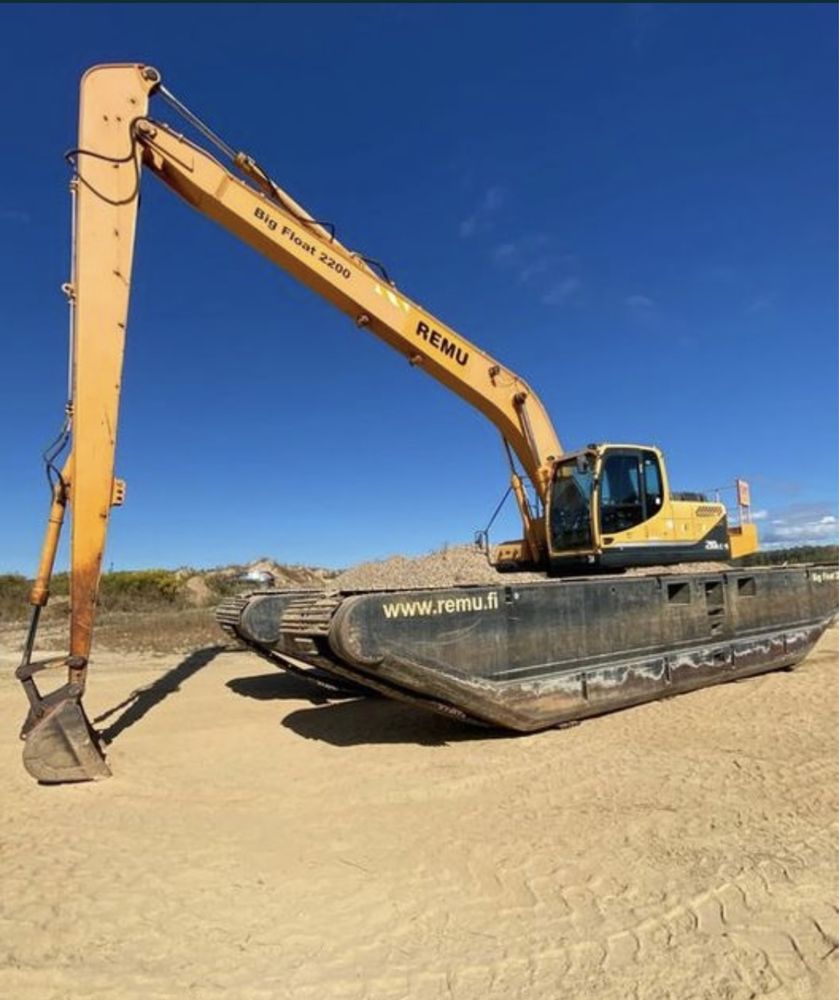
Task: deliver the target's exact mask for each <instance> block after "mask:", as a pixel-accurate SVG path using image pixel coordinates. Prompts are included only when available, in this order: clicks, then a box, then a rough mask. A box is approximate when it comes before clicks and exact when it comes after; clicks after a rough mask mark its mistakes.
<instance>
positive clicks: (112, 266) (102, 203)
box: [18, 64, 562, 781]
mask: <svg viewBox="0 0 839 1000" xmlns="http://www.w3.org/2000/svg"><path fill="white" fill-rule="evenodd" d="M155 92H158V93H160V94H161V95H162V96H164V97H165V98H166V99H167V100H168V101H169V103H170V104H173V105H174V106H175V107H176V108H177V109H178V110H179V111H181V112H182V113H184V114H185V115H186V117H187V119H188V120H189V121H191V122H192V124H194V125H197V126H198V127H199V128H200V130H201V131H203V132H204V134H205V136H207V137H209V138H210V140H211V141H213V142H214V144H215V145H217V146H218V147H219V148H221V150H222V152H223V153H224V154H225V155H226V156H227V157H228V158H229V159H230V160H231V163H230V165H229V166H225V165H223V164H222V163H221V162H219V161H218V160H217V159H215V158H214V157H213V156H212V155H210V154H209V153H208V152H206V151H205V150H204V149H202V148H201V147H200V146H198V145H196V144H195V143H193V142H191V141H190V140H188V139H186V138H185V137H184V136H183V135H180V134H178V132H176V131H175V130H174V129H172V128H171V127H170V126H168V125H166V124H164V123H162V122H158V121H155V120H152V119H150V118H149V117H148V106H149V98H150V97H151V96H152V95H153V94H154V93H155ZM73 156H74V158H75V163H76V177H75V178H74V181H73V183H72V185H71V190H72V193H73V200H74V225H73V253H72V275H71V280H70V282H69V284H68V285H67V286H66V291H67V294H68V297H69V300H70V306H71V312H72V320H71V329H72V348H71V359H72V361H71V364H72V395H71V400H70V402H69V403H68V414H69V421H70V429H71V435H72V448H71V453H70V458H69V461H68V463H67V465H66V467H65V469H64V470H63V472H62V473H61V475H60V477H59V479H58V484H57V486H56V489H55V492H54V496H53V504H52V507H51V512H50V519H49V524H48V529H47V534H46V538H45V543H44V549H43V553H42V558H41V564H40V567H39V573H38V577H37V579H36V581H35V585H34V587H33V590H32V594H31V597H30V603H31V605H32V609H33V610H32V617H31V621H30V630H29V635H28V638H27V642H26V646H25V651H24V657H23V662H22V664H21V666H20V668H19V669H18V677H19V678H20V680H21V681H22V682H23V684H24V687H25V689H26V692H27V695H28V697H29V701H30V713H29V717H28V719H27V721H26V723H25V725H24V730H23V734H22V735H23V736H24V737H25V738H26V740H27V742H26V747H25V750H24V763H25V764H26V766H27V768H28V769H29V770H30V772H31V773H32V774H33V775H34V776H35V777H36V778H38V779H39V780H41V781H66V780H84V779H87V778H91V777H101V776H106V775H107V774H108V773H109V771H108V769H107V765H105V763H104V760H103V758H102V756H101V753H100V752H99V749H98V744H97V741H96V737H95V734H94V733H93V731H92V729H91V727H90V725H89V723H88V721H87V719H86V717H85V715H84V712H83V710H82V708H81V696H82V694H83V692H84V686H85V680H86V674H87V664H88V659H89V656H90V648H91V642H92V634H93V622H94V616H95V608H96V595H97V590H98V586H99V577H100V573H101V564H102V556H103V552H104V546H105V539H106V535H107V528H108V520H109V516H110V509H111V507H112V506H114V505H117V504H118V503H121V501H122V495H123V484H121V483H120V482H119V481H118V480H116V479H115V478H114V456H115V447H116V432H117V424H118V415H119V398H120V383H121V378H122V362H123V352H124V344H125V330H126V324H127V316H128V304H129V293H130V286H131V274H132V259H133V251H134V237H135V230H136V221H137V209H138V203H139V188H140V176H141V172H142V171H143V170H147V171H148V172H150V173H153V174H154V175H155V176H157V177H158V178H159V179H160V180H162V181H163V182H164V183H165V184H166V185H167V186H168V187H170V188H171V189H172V190H173V191H175V192H176V193H177V194H179V195H180V196H181V197H182V198H184V199H185V200H186V201H187V202H189V204H191V205H192V206H193V207H194V208H196V209H197V210H198V211H200V212H201V213H202V214H204V215H207V216H209V217H210V218H212V219H214V220H215V221H216V222H218V223H219V224H220V225H222V226H224V227H225V228H226V229H228V230H229V231H230V232H232V233H233V234H234V235H235V236H238V237H239V238H240V239H241V240H243V241H244V242H245V243H247V244H249V245H250V246H252V247H253V248H254V249H256V250H258V251H259V252H260V253H262V254H263V255H264V256H266V257H268V258H269V259H270V260H272V261H273V262H274V263H276V264H277V265H278V266H280V267H282V268H283V269H284V270H286V271H288V272H289V273H290V274H292V275H294V276H295V277H296V278H298V279H299V280H300V281H302V282H303V283H304V284H306V285H308V286H309V287H310V288H311V289H312V290H313V291H315V292H316V293H318V294H319V295H321V296H322V297H323V298H325V299H327V300H329V301H330V302H331V303H333V305H335V306H337V308H339V309H340V310H341V311H342V312H344V313H346V314H347V315H348V316H349V317H350V318H351V319H352V320H353V321H354V322H355V324H356V325H357V326H358V327H360V328H363V329H365V330H367V331H369V332H370V333H373V334H374V335H376V336H377V337H379V338H380V339H381V340H383V341H384V342H385V343H387V344H389V345H390V346H391V347H393V348H394V349H395V350H397V351H398V352H399V353H400V354H402V355H403V356H404V357H406V358H407V359H408V360H409V362H410V363H411V364H412V365H414V366H416V367H418V368H422V369H423V370H425V371H426V372H427V373H428V374H429V375H431V376H432V377H433V378H435V379H437V381H439V382H441V383H442V384H443V385H445V386H446V387H447V388H449V389H450V390H451V391H453V392H455V393H457V395H459V396H460V397H461V398H463V399H464V400H466V401H467V402H468V403H470V404H471V405H472V406H474V407H475V408H476V409H478V410H479V411H480V412H481V413H482V414H484V416H486V417H487V418H488V419H489V420H490V421H491V422H492V423H493V424H494V425H495V426H496V427H497V428H498V429H499V431H500V433H501V435H502V437H503V439H504V441H505V442H506V444H507V446H508V448H509V449H511V450H512V452H513V453H514V454H515V455H516V456H517V458H518V459H519V462H520V463H521V466H522V467H523V469H524V471H525V473H526V474H527V476H528V478H529V479H530V481H531V483H532V485H533V488H534V490H535V492H536V495H537V496H538V497H539V499H540V501H542V502H544V500H545V498H546V495H547V492H548V489H549V482H550V475H551V469H552V466H553V463H554V461H555V460H556V459H557V458H558V457H559V456H560V455H561V454H562V448H561V445H560V442H559V440H558V438H557V436H556V433H555V431H554V429H553V427H552V425H551V422H550V419H549V418H548V415H547V413H546V411H545V409H544V407H543V406H542V404H541V402H540V401H539V399H538V397H537V396H536V395H535V394H534V393H533V391H532V390H531V389H530V387H529V386H528V385H527V384H526V383H525V382H523V381H522V380H521V379H520V378H519V377H518V376H517V375H516V374H514V373H513V372H511V371H509V370H508V369H506V368H505V367H504V366H503V365H501V364H500V363H499V362H497V361H496V360H495V359H493V358H491V357H490V356H489V355H487V354H486V353H485V352H483V351H481V350H480V349H479V348H477V347H476V346H475V345H474V344H472V343H470V342H469V341H468V340H466V339H465V338H464V337H462V336H461V335H460V334H458V333H456V332H455V331H453V330H452V329H450V328H449V327H448V326H446V325H445V324H444V323H442V322H441V321H440V320H439V319H437V318H436V317H434V316H433V315H432V314H431V313H429V312H428V311H426V310H425V309H423V308H422V307H421V306H419V305H417V304H416V303H415V302H413V301H412V300H411V299H409V298H408V297H407V296H405V295H404V294H402V292H401V291H399V290H397V289H396V288H395V286H394V285H393V283H392V282H390V281H389V280H388V279H387V277H386V276H385V275H384V274H383V273H378V271H377V270H376V268H375V266H374V265H373V264H372V263H371V262H368V261H367V260H366V259H365V258H364V257H363V256H362V255H361V254H358V253H355V252H352V251H350V250H348V249H347V248H346V247H345V246H343V245H342V244H341V243H340V242H338V240H336V239H335V237H334V235H333V234H332V233H330V232H329V231H328V229H327V228H326V227H325V226H324V225H322V224H320V223H318V222H317V221H316V220H315V219H313V218H312V217H311V216H310V215H308V213H306V212H305V210H303V209H302V208H301V207H300V206H299V205H298V204H297V203H296V202H295V201H294V199H292V198H291V197H290V196H289V195H288V194H287V193H286V192H284V191H282V189H280V188H279V187H278V185H276V184H275V183H274V182H273V181H272V180H271V179H270V177H269V176H268V175H267V173H265V171H264V170H262V168H261V167H259V165H258V164H257V163H256V161H254V160H253V158H251V157H250V156H247V155H246V154H244V153H235V152H234V151H233V150H232V149H231V148H230V147H229V146H226V144H224V143H223V142H221V141H220V140H219V139H218V137H217V136H215V135H214V133H212V132H210V131H209V129H207V128H206V126H204V125H203V123H201V122H200V121H199V120H198V119H196V118H195V117H194V116H193V115H192V114H191V113H190V112H189V111H188V110H187V109H185V108H184V107H183V105H181V104H180V103H179V102H178V101H177V100H176V99H175V98H174V97H173V96H172V95H171V94H169V92H168V91H166V89H165V88H164V87H163V85H162V83H161V80H160V75H159V73H158V72H157V71H156V70H155V69H153V68H152V67H149V66H144V65H140V64H122V65H107V66H98V67H94V68H93V69H91V70H89V71H88V72H87V73H86V74H85V76H84V78H83V80H82V84H81V95H80V117H79V142H78V148H77V149H75V150H74V151H73ZM232 168H233V169H236V170H238V171H239V172H240V173H241V174H243V175H244V176H243V177H238V176H236V175H234V173H233V172H232ZM513 489H514V492H515V495H516V498H517V500H518V503H519V508H520V512H521V515H522V521H523V526H524V543H523V545H522V551H523V552H524V553H525V554H526V556H527V557H528V558H529V559H530V560H531V561H532V562H534V563H535V562H539V561H540V560H541V559H542V558H543V557H544V550H545V544H546V541H545V526H544V518H543V517H542V516H539V515H538V514H534V513H533V512H532V511H531V508H530V506H529V504H528V500H527V495H526V492H525V489H524V486H523V484H522V481H521V479H520V477H519V476H518V475H517V473H516V472H515V471H513ZM68 503H69V506H70V508H71V511H72V537H71V552H70V564H71V577H70V579H71V582H70V601H71V625H70V654H69V656H68V657H67V659H66V660H63V661H59V663H58V665H61V666H65V667H66V668H67V670H68V681H67V684H66V685H65V686H64V687H62V688H59V689H58V690H57V691H54V692H52V693H51V694H49V695H46V696H44V695H42V694H41V693H40V691H39V690H38V687H37V685H36V682H35V675H36V674H37V673H38V672H39V671H40V670H42V669H44V668H45V667H48V666H55V665H56V663H55V662H54V661H45V662H42V663H33V662H32V660H31V654H32V650H33V647H34V639H35V632H36V629H37V622H38V615H39V612H40V609H41V608H42V607H43V605H44V604H46V601H47V598H48V594H49V578H50V575H51V572H52V565H53V561H54V558H55V551H56V547H57V544H58V537H59V533H60V528H61V523H62V520H63V515H64V511H65V509H66V507H67V505H68Z"/></svg>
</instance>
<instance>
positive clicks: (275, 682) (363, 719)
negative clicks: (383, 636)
mask: <svg viewBox="0 0 839 1000" xmlns="http://www.w3.org/2000/svg"><path fill="white" fill-rule="evenodd" d="M227 686H228V687H229V688H230V690H231V691H234V692H235V693H236V694H239V695H242V696H243V697H246V698H257V699H259V700H260V701H270V700H274V699H276V700H278V701H284V700H294V701H299V700H300V699H301V698H305V699H307V700H308V701H310V702H312V704H313V705H314V706H317V707H314V708H302V709H297V710H296V711H293V712H291V713H290V714H289V715H287V716H286V717H285V718H284V719H283V720H282V724H283V726H285V728H286V729H290V730H292V732H295V733H297V734H298V736H303V737H305V738H306V739H308V740H322V741H323V742H325V743H330V744H331V745H332V746H336V747H348V746H360V745H369V744H386V743H391V744H394V743H412V744H415V745H420V746H435V747H438V746H445V745H446V744H447V743H455V742H458V741H461V740H489V739H498V738H500V737H504V736H507V737H509V736H510V735H511V734H510V733H507V732H503V731H501V730H498V729H490V728H488V727H484V726H480V725H477V724H475V725H472V724H470V723H467V722H461V721H459V720H458V719H449V718H446V717H445V716H442V715H437V714H436V713H434V712H431V711H424V710H423V709H421V708H415V707H414V706H413V705H404V704H401V703H400V702H398V701H391V700H390V699H388V698H383V697H379V696H377V695H374V694H373V693H372V692H371V696H369V697H367V696H364V697H359V696H358V695H357V694H355V693H349V692H346V693H345V692H335V693H332V692H329V691H325V690H323V689H322V688H318V687H316V686H315V685H313V684H310V683H309V682H308V681H307V680H306V679H305V678H303V677H299V676H296V675H294V674H288V673H283V672H278V673H277V674H260V675H258V676H256V677H239V678H236V679H234V680H231V681H228V682H227Z"/></svg>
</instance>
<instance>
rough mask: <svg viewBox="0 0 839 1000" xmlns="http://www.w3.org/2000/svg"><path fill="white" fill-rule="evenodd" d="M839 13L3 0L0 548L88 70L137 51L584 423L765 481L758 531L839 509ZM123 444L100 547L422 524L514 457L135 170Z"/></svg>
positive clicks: (786, 533) (35, 447) (421, 537)
mask: <svg viewBox="0 0 839 1000" xmlns="http://www.w3.org/2000/svg"><path fill="white" fill-rule="evenodd" d="M36 39H37V44H36V42H35V40H36ZM836 41H837V10H836V8H835V7H832V6H827V5H825V6H806V5H767V6H759V5H744V6H735V5H709V6H663V5H638V6H614V7H612V6H606V5H593V6H590V7H585V6H549V5H545V6H527V5H515V6H512V5H509V6H503V5H491V6H477V5H475V6H455V7H445V6H442V5H440V6H433V5H431V6H422V5H409V6H404V7H400V6H375V5H374V6H363V5H362V6H352V5H336V6H249V5H244V4H239V5H235V6H226V5H209V6H208V5H201V6H199V5H195V6H184V7H179V6H175V5H160V6H148V7H146V6H143V5H126V6H119V7H117V6H113V7H108V6H105V5H98V4H97V5H91V6H73V5H67V6H63V5H60V6H55V7H47V6H34V7H25V6H18V7H14V6H3V7H0V54H2V60H3V66H4V70H5V78H6V81H7V85H6V99H5V102H4V103H5V107H4V126H5V127H4V137H5V138H4V149H5V155H4V156H3V157H2V159H0V245H1V246H2V254H3V262H4V263H3V267H2V269H0V330H2V350H3V355H2V356H3V369H4V371H5V373H6V378H5V379H4V380H3V392H2V395H0V408H2V420H1V421H0V441H2V459H3V470H4V476H5V482H4V489H3V490H2V492H0V571H23V572H32V571H33V570H34V566H35V563H36V561H37V552H38V548H39V545H40V538H41V531H42V525H43V521H44V517H45V513H46V505H47V501H48V496H47V493H46V488H45V481H44V477H43V474H42V470H41V465H40V457H39V456H40V452H41V450H42V448H43V446H44V445H45V444H46V443H47V442H48V441H49V440H50V438H51V436H52V435H53V432H54V430H55V428H56V427H57V426H58V424H59V422H60V419H61V414H62V407H63V402H64V394H65V380H66V375H65V365H66V329H67V316H66V306H65V302H64V299H63V296H62V295H61V293H60V291H59V288H60V285H61V283H62V282H63V281H66V280H67V277H68V248H69V243H68V196H67V182H68V180H69V175H68V170H67V167H66V165H65V164H64V162H63V160H62V153H63V151H64V150H65V149H67V148H68V147H70V146H72V145H73V144H74V131H75V123H76V115H77V104H76V101H77V98H76V94H77V86H78V78H79V77H80V75H81V73H82V71H83V70H84V69H85V68H86V67H87V66H88V65H91V64H94V63H98V62H111V61H130V60H137V61H141V62H148V63H151V64H153V65H155V66H157V67H158V68H159V69H160V70H161V72H162V74H163V78H164V82H165V83H166V84H167V86H168V87H169V88H170V89H171V90H172V91H173V92H174V93H176V94H177V95H178V96H179V97H181V98H182V99H183V100H184V101H185V102H186V103H187V104H189V105H190V106H191V107H192V108H193V109H194V110H196V111H197V112H198V113H199V114H200V115H202V116H203V117H204V118H205V119H206V120H208V121H209V122H210V123H211V124H212V125H213V127H214V128H215V129H216V130H217V131H218V132H219V133H220V134H222V135H223V136H224V137H225V138H226V139H228V141H229V142H230V143H231V145H233V146H236V147H237V148H244V149H246V150H247V151H248V152H251V153H253V154H254V155H255V156H256V157H257V159H259V160H260V162H263V163H265V164H266V165H267V166H268V167H269V168H270V170H271V172H272V173H273V175H274V176H275V178H276V179H277V180H278V181H279V183H280V184H282V185H283V186H285V187H286V188H287V189H288V190H289V191H291V193H292V194H294V195H295V196H296V197H297V198H298V199H299V200H300V201H301V202H302V203H303V204H304V205H306V207H307V208H308V209H309V210H310V211H311V212H312V213H313V214H315V215H316V216H317V217H318V218H325V219H328V220H330V221H333V222H335V223H336V224H337V226H338V233H339V236H340V237H341V238H342V239H343V240H344V241H345V242H347V243H349V244H350V245H351V246H353V247H355V248H359V249H362V250H364V251H365V252H366V253H367V254H368V255H370V256H372V257H375V258H377V259H380V260H383V261H385V262H386V263H387V265H388V268H389V270H390V272H391V274H392V275H393V276H394V277H395V278H396V281H397V284H398V285H399V286H400V287H401V288H402V289H403V290H404V291H405V292H406V294H408V295H410V296H411V297H412V298H414V299H417V300H418V301H420V302H421V303H423V305H425V306H426V307H427V308H429V309H430V310H431V311H432V312H434V313H435V314H436V315H437V316H439V317H440V318H441V319H443V320H444V321H445V322H447V323H448V324H449V325H451V326H453V327H454V328H455V329H457V330H459V331H460V332H461V333H462V334H463V335H465V336H466V337H468V338H469V339H471V340H473V341H475V342H476V343H478V344H479V345H480V346H481V347H483V348H484V349H485V350H487V351H489V352H490V353H492V354H494V355H495V356H496V357H498V358H499V359H500V360H502V361H503V362H504V363H505V364H507V365H508V366H510V367H511V368H513V369H514V370H516V371H517V372H519V373H520V374H521V375H522V376H523V377H525V378H526V379H527V380H528V381H529V382H530V383H531V385H533V387H534V388H535V389H536V390H537V391H538V392H539V394H540V396H541V397H542V399H543V400H544V402H545V404H546V406H547V407H548V409H549V411H550V412H551V414H552V416H553V418H554V421H555V424H556V427H557V430H558V432H559V435H560V437H561V439H562V441H563V443H564V444H565V446H566V447H567V448H569V449H573V448H576V447H579V446H581V445H584V444H585V443H587V442H589V441H597V440H624V441H626V440H629V441H642V442H644V441H649V442H652V443H655V444H658V445H659V446H660V447H662V448H663V449H664V450H665V452H666V455H667V459H668V467H669V471H670V477H671V482H672V484H673V485H674V487H675V488H681V489H708V488H712V487H716V486H720V485H725V484H728V483H730V482H732V481H733V480H734V478H735V476H737V475H742V476H744V477H746V478H747V479H749V480H750V482H751V484H752V495H753V501H754V505H755V509H756V511H757V512H758V514H759V515H760V524H761V531H762V534H763V536H764V539H765V540H766V541H768V542H769V543H773V542H774V543H781V542H787V543H800V542H805V541H822V542H831V541H834V542H835V541H837V540H838V536H839V520H837V517H839V509H838V507H839V500H838V498H837V493H839V488H838V487H837V478H838V477H839V470H838V469H837V454H839V448H838V447H837V443H838V442H837V380H838V376H837V370H838V368H839V363H838V362H837V354H838V353H839V352H838V351H837V281H836V276H837V264H838V263H839V262H838V261H837V232H836V226H837V180H836V178H837V106H836V102H837V98H836V93H837V57H836ZM152 114H153V115H157V116H158V117H160V118H167V117H169V109H168V107H167V106H166V105H162V104H160V103H159V102H158V103H157V104H153V108H152ZM117 465H118V469H117V471H118V474H119V475H121V476H122V477H124V478H125V479H127V481H128V499H127V502H126V505H125V506H124V507H123V508H122V509H120V510H117V511H115V513H114V517H113V519H112V522H111V532H110V538H109V544H108V551H107V555H106V564H107V565H112V566H113V567H114V568H129V567H135V566H152V565H164V566H177V565H184V564H188V565H195V566H211V565H216V564H221V563H226V562H229V561H244V560H247V559H251V558H255V557H257V556H260V555H263V554H265V555H270V556H272V557H274V558H277V559H279V560H282V561H288V562H305V563H317V564H323V565H345V564H348V563H350V562H353V561H356V560H359V559H365V558H373V557H379V556H384V555H388V554H390V553H393V552H405V553H417V552H423V551H427V550H428V549H430V548H433V547H436V546H438V545H440V544H443V543H456V542H459V541H465V540H469V539H471V536H472V532H473V529H475V528H477V527H482V526H483V525H484V524H485V523H486V521H487V519H488V517H489V515H490V513H491V512H492V510H493V508H494V506H495V504H496V502H497V500H498V499H499V498H500V496H501V494H502V493H503V491H504V489H505V488H506V470H505V465H504V461H503V456H502V452H501V449H500V445H499V441H498V436H497V433H496V432H495V430H494V429H493V428H492V427H491V426H490V425H489V424H487V423H486V421H485V420H484V419H483V418H482V417H480V416H479V415H478V414H476V413H474V412H472V411H471V410H470V409H469V408H468V407H467V406H466V405H465V404H464V403H462V402H461V401H460V400H458V399H457V398H455V397H454V396H452V395H450V394H449V393H447V392H446V391H445V390H444V389H442V388H441V387H440V386H438V385H436V384H435V383H434V382H433V381H431V380H430V379H429V378H428V377H427V376H425V375H423V374H421V373H419V372H418V371H416V370H413V369H411V368H410V367H409V366H408V365H406V364H405V362H404V361H403V360H402V359H401V358H400V357H398V356H397V355H396V354H394V353H393V352H391V351H390V350H389V349H388V348H387V347H385V346H384V345H382V344H380V343H378V342H377V341H375V340H374V339H373V338H371V337H370V336H369V335H365V334H364V333H363V332H362V331H359V330H356V329H355V328H354V327H353V326H352V325H351V324H350V323H349V322H348V321H347V320H345V319H344V318H343V317H342V316H341V315H340V314H338V313H337V312H335V311H334V310H333V309H332V308H331V307H330V306H329V305H327V304H326V303H325V302H322V301H320V300H319V299H317V297H315V296H314V295H313V294H312V293H311V292H309V291H308V290H306V289H305V288H303V287H301V286H299V285H297V284H296V283H295V282H294V281H293V280H292V279H291V278H289V277H288V276H286V275H285V274H283V273H282V272H280V271H278V270H277V269H276V268H274V267H273V266H272V265H270V264H269V263H268V262H266V261H264V260H262V259H261V258H260V257H258V256H256V255H255V254H254V253H253V252H252V251H250V250H248V249H247V248H246V247H244V246H242V245H240V244H238V243H237V242H236V241H235V239H234V238H233V237H231V236H230V235H229V234H227V233H226V232H224V231H222V230H221V229H219V228H217V227H216V226H214V224H212V223H210V222H209V221H207V220H206V219H204V218H202V217H201V216H199V215H197V214H196V213H195V212H193V211H192V210H191V209H189V208H188V207H186V206H185V205H183V204H181V203H180V202H179V201H178V200H177V199H176V198H174V197H173V196H171V195H170V193H169V192H168V191H165V190H164V189H163V188H162V187H161V185H159V184H158V183H157V182H156V181H155V179H154V178H153V177H150V176H147V177H146V178H145V183H144V187H143V204H142V209H141V219H140V226H139V235H138V244H137V254H136V266H135V275H134V286H133V293H132V305H131V316H130V321H129V329H128V348H127V355H126V367H125V378H124V392H123V407H122V422H121V428H120V440H119V452H118V463H117ZM516 530H517V525H516V523H515V520H514V518H513V517H512V516H511V517H509V518H508V520H507V521H506V523H505V524H504V525H503V526H502V528H501V529H500V531H499V534H498V535H497V536H496V537H501V536H503V535H504V534H505V532H506V533H508V534H510V533H515V532H516Z"/></svg>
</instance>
